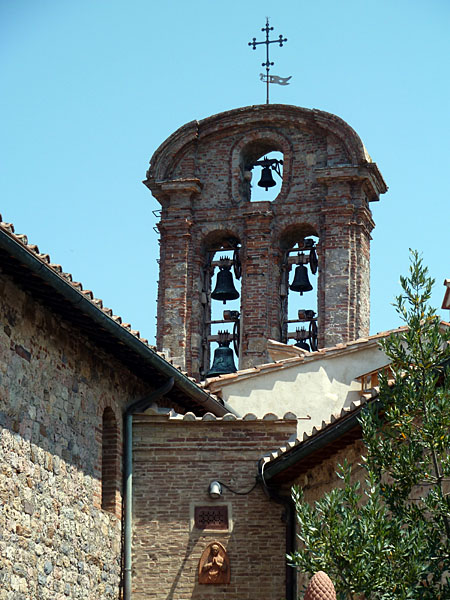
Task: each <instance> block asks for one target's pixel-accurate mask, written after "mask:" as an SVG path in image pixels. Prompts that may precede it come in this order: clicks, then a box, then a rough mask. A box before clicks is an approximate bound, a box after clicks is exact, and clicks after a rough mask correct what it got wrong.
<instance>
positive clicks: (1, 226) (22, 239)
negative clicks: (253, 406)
mask: <svg viewBox="0 0 450 600" xmlns="http://www.w3.org/2000/svg"><path fill="white" fill-rule="evenodd" d="M0 230H1V231H3V232H4V233H6V234H7V235H9V236H10V237H12V238H13V239H14V240H15V241H16V242H18V243H19V244H21V245H22V246H23V247H24V248H26V250H27V251H28V252H30V253H31V254H33V255H34V256H35V257H36V258H37V259H38V260H40V261H41V262H42V263H43V264H44V265H45V266H46V268H48V269H51V270H52V271H54V272H55V273H57V274H58V275H59V276H60V277H62V279H64V281H65V282H66V283H67V285H70V286H71V287H73V288H74V289H76V290H77V291H79V292H81V294H83V296H84V298H86V299H87V300H89V301H90V302H92V304H93V305H94V306H95V307H96V308H97V309H98V310H99V311H101V312H102V313H104V314H105V315H106V316H108V317H109V318H111V319H112V320H113V321H115V322H116V323H117V324H119V325H121V326H122V327H123V328H124V329H126V330H127V331H129V332H130V334H131V335H133V336H134V337H135V338H137V339H138V340H139V341H140V342H142V343H143V344H145V345H146V346H148V347H149V348H150V349H151V350H152V351H153V352H155V353H156V354H158V355H159V356H160V357H161V358H162V359H164V360H166V361H167V362H170V364H172V365H173V361H172V360H170V361H168V360H167V358H166V357H165V355H164V353H162V352H158V351H157V350H156V347H155V346H153V345H151V344H149V343H148V340H147V339H145V338H142V337H141V336H140V332H139V331H138V330H136V329H132V328H131V325H130V323H123V322H122V318H121V317H120V316H118V315H114V314H113V311H112V309H110V308H107V307H104V306H103V301H102V300H101V299H100V298H95V296H94V293H93V292H92V291H91V290H85V289H83V285H82V284H81V283H80V282H78V281H73V277H72V275H71V274H70V273H66V272H64V271H63V268H62V266H61V265H59V264H56V263H52V262H51V258H50V256H49V254H46V253H41V252H40V251H39V248H38V246H37V245H36V244H30V243H29V241H28V236H26V235H24V234H17V233H15V230H14V225H13V224H12V223H6V222H4V221H3V219H2V216H1V215H0ZM174 366H175V368H178V369H179V370H180V371H181V372H182V373H183V374H184V375H185V376H187V373H186V372H184V371H182V369H181V368H180V367H177V366H176V365H174ZM189 379H190V380H191V381H192V382H194V383H195V384H196V385H199V384H198V382H197V381H195V379H193V378H192V377H189ZM202 387H204V386H202ZM205 391H206V392H208V393H209V395H210V396H211V398H212V399H214V400H215V401H216V402H219V403H220V400H219V398H218V397H217V396H216V395H215V394H214V393H212V392H210V391H209V390H205Z"/></svg>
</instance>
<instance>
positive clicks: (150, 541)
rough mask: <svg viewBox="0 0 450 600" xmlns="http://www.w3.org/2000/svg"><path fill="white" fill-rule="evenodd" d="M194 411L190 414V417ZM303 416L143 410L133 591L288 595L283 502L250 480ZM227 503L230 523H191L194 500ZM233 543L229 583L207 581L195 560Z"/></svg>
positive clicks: (264, 598) (168, 595) (175, 597)
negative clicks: (216, 484) (217, 493)
mask: <svg viewBox="0 0 450 600" xmlns="http://www.w3.org/2000/svg"><path fill="white" fill-rule="evenodd" d="M189 418H191V419H192V420H186V419H189ZM295 427H296V420H292V421H291V420H286V421H281V420H246V419H244V420H242V419H239V420H227V419H226V418H225V419H224V420H223V419H213V418H212V419H211V420H208V419H207V418H206V419H205V418H204V419H201V420H199V419H197V420H195V419H194V417H193V415H192V416H190V415H187V416H185V417H184V419H182V420H180V419H168V418H167V417H158V416H148V415H137V416H135V417H134V426H133V446H134V449H133V454H134V465H133V488H134V489H133V495H134V499H133V519H134V521H133V586H132V587H133V599H134V600H144V599H145V600H163V599H164V600H185V599H186V598H189V599H191V600H211V598H214V599H215V600H225V599H226V598H229V599H233V600H253V599H254V598H258V600H269V599H270V600H277V599H278V600H281V599H282V598H284V597H285V587H284V586H285V568H286V562H285V558H284V556H285V535H286V528H285V523H283V521H282V515H283V507H282V506H280V505H279V504H276V503H274V502H272V501H270V500H269V499H268V497H267V496H266V495H265V493H264V492H263V490H262V488H261V486H260V484H258V485H257V487H256V488H255V489H254V490H253V491H252V492H251V493H249V494H247V495H236V494H233V493H232V492H230V491H229V490H228V489H226V488H223V495H222V497H221V498H220V499H217V500H211V498H210V497H209V495H208V486H209V483H210V482H211V481H212V480H219V481H221V482H223V483H225V484H226V485H228V486H229V487H231V488H232V489H233V490H236V491H239V492H245V491H248V490H250V489H251V488H252V486H253V485H254V483H255V477H256V475H257V473H258V468H257V466H258V460H259V458H260V457H261V456H262V454H264V453H265V452H267V451H268V450H270V449H275V448H278V447H279V446H281V445H282V444H283V443H285V442H286V440H287V439H288V438H289V437H290V435H291V434H292V433H293V432H294V431H295ZM221 505H227V507H228V511H229V516H231V520H232V526H231V528H230V530H227V531H205V530H204V529H197V528H195V527H193V526H192V523H191V518H192V517H193V511H194V506H208V507H210V506H211V507H215V506H216V507H217V506H221ZM214 541H218V542H220V543H221V544H222V545H223V546H224V547H225V548H226V550H227V552H228V556H229V559H230V565H231V581H230V583H229V584H228V585H226V584H215V585H213V584H199V583H198V577H197V568H198V563H199V559H200V556H201V554H202V552H203V550H204V549H205V548H206V546H207V545H208V544H210V543H211V542H214Z"/></svg>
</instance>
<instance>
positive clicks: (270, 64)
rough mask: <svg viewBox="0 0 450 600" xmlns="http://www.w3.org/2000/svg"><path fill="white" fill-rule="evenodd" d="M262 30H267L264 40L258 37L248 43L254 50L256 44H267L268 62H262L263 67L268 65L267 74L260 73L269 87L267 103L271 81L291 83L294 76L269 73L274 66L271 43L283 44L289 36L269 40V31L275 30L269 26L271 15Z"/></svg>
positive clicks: (283, 83) (267, 101)
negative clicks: (271, 56)
mask: <svg viewBox="0 0 450 600" xmlns="http://www.w3.org/2000/svg"><path fill="white" fill-rule="evenodd" d="M261 31H265V32H266V39H265V41H263V42H257V41H256V38H253V41H251V42H249V43H248V45H249V46H252V48H253V50H256V46H258V45H259V44H265V45H266V62H265V63H262V66H263V67H266V74H265V75H264V74H263V73H260V79H261V81H265V82H266V87H267V96H266V104H269V83H278V84H279V85H289V83H288V82H289V79H290V78H291V77H292V75H291V76H289V77H278V75H269V70H270V67H273V65H274V63H273V62H270V60H269V44H280V46H282V45H283V43H284V42H287V38H284V37H283V36H282V35H280V37H279V38H278V39H277V40H269V31H273V27H269V17H266V26H265V27H263V28H262V29H261Z"/></svg>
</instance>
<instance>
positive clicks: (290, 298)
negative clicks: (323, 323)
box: [280, 223, 319, 351]
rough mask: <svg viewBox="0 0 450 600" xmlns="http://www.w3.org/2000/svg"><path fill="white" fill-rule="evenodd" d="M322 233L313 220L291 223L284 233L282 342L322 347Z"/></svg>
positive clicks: (282, 250)
mask: <svg viewBox="0 0 450 600" xmlns="http://www.w3.org/2000/svg"><path fill="white" fill-rule="evenodd" d="M317 243H318V235H317V232H316V230H315V229H314V228H313V227H312V226H311V225H309V224H306V223H305V224H300V225H293V226H291V227H288V228H287V229H286V230H285V231H284V232H283V234H282V235H281V236H280V250H281V269H280V280H281V283H280V315H281V324H280V330H281V340H280V341H281V342H283V343H284V344H294V345H295V346H297V347H299V348H302V349H303V350H307V351H315V350H317V349H318V342H317V337H318V327H317V323H318V318H319V315H318V310H317V306H318V301H317V298H318V276H317V275H318V257H317Z"/></svg>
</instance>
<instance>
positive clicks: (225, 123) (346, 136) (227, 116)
mask: <svg viewBox="0 0 450 600" xmlns="http://www.w3.org/2000/svg"><path fill="white" fill-rule="evenodd" d="M269 122H270V125H271V127H272V128H273V131H274V132H275V131H276V130H278V131H280V130H281V129H282V128H283V127H288V128H292V126H293V124H294V126H295V127H296V128H298V129H308V130H315V131H321V132H322V133H323V135H324V136H325V137H326V136H327V135H328V134H331V136H332V137H334V138H335V139H336V140H339V143H340V144H342V146H343V147H344V148H345V151H346V153H347V155H348V157H349V161H350V163H351V164H353V165H363V164H364V165H366V164H367V163H371V162H372V160H371V158H370V156H369V154H368V153H367V150H366V149H365V147H364V145H363V143H362V141H361V139H360V137H359V136H358V134H357V133H356V132H355V130H354V129H353V128H352V127H350V125H348V124H347V123H346V122H345V121H344V120H343V119H341V118H339V117H337V116H336V115H333V114H331V113H328V112H325V111H321V110H317V109H308V108H302V107H299V106H291V105H287V104H268V105H265V104H262V105H258V106H247V107H244V108H237V109H233V110H230V111H226V112H223V113H219V114H217V115H213V116H211V117H207V118H206V119H203V120H201V121H191V122H190V123H187V124H186V125H183V126H182V127H180V128H179V129H178V130H177V131H175V132H174V133H173V134H172V135H171V136H170V137H169V138H167V140H165V141H164V142H163V143H162V144H161V145H160V146H159V148H158V149H157V150H156V152H155V153H154V154H153V156H152V158H151V160H150V167H149V169H148V171H147V175H146V182H147V183H150V182H152V181H153V182H155V183H156V182H160V181H163V180H165V179H167V178H170V173H173V171H174V169H175V168H176V165H177V164H178V163H179V161H180V157H182V156H184V155H186V153H187V151H188V149H189V148H192V149H194V148H195V145H196V144H197V142H198V140H200V139H201V140H206V139H208V138H209V137H210V136H213V137H214V136H217V135H224V134H225V133H227V132H231V131H236V130H240V131H242V132H243V133H247V132H251V131H252V130H256V129H258V130H259V131H261V130H263V129H264V128H267V123H269ZM191 169H192V167H191V164H190V162H189V161H188V166H187V170H188V171H190V172H186V173H184V174H180V175H178V177H189V176H192V172H191Z"/></svg>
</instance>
